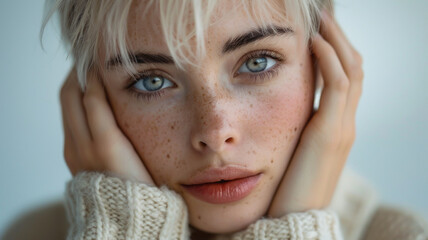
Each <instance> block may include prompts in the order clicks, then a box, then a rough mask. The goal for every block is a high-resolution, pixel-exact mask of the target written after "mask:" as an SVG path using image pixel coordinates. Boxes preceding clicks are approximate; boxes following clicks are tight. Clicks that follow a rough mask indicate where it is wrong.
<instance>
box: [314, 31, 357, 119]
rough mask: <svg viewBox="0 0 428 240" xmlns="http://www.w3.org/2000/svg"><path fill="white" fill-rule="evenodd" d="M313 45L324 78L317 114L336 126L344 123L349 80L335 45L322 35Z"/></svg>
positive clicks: (316, 38) (318, 36) (317, 36)
mask: <svg viewBox="0 0 428 240" xmlns="http://www.w3.org/2000/svg"><path fill="white" fill-rule="evenodd" d="M312 47H313V52H314V54H315V56H316V57H317V59H318V65H319V67H320V71H321V74H322V76H323V80H324V88H323V91H322V95H321V99H320V106H319V109H318V111H317V113H316V114H315V115H318V118H321V119H322V121H323V123H324V124H325V125H326V126H327V127H336V126H337V124H341V123H342V118H343V113H344V109H345V105H346V98H347V92H348V87H349V81H348V78H347V76H346V74H345V72H344V71H343V68H342V66H341V64H340V60H339V58H338V56H337V54H336V52H335V51H334V49H333V47H332V46H331V45H330V44H329V43H328V42H327V41H325V40H324V39H323V38H322V37H321V35H319V34H317V35H315V36H314V38H313V41H312Z"/></svg>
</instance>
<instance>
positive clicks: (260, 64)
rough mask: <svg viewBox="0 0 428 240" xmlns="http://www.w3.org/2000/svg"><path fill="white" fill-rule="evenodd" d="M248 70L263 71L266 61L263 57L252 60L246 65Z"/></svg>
mask: <svg viewBox="0 0 428 240" xmlns="http://www.w3.org/2000/svg"><path fill="white" fill-rule="evenodd" d="M246 65H247V68H248V70H250V71H251V72H260V71H263V70H265V68H266V66H267V59H266V58H265V57H259V58H252V59H250V60H248V61H247V63H246Z"/></svg>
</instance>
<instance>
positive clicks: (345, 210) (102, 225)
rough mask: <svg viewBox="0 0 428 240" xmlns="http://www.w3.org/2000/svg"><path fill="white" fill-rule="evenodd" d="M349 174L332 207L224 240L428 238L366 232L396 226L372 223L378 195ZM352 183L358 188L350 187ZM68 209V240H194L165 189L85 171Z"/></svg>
mask: <svg viewBox="0 0 428 240" xmlns="http://www.w3.org/2000/svg"><path fill="white" fill-rule="evenodd" d="M346 175H347V176H348V177H347V179H346V180H341V181H340V183H339V185H338V190H336V193H335V196H334V198H333V201H332V204H331V206H329V208H326V209H323V210H310V211H307V212H301V213H292V214H288V215H285V216H283V217H281V218H277V219H267V218H266V219H260V220H258V221H256V222H255V223H253V224H252V225H250V226H249V227H247V229H245V230H243V231H241V232H237V233H234V234H232V235H229V236H222V238H221V239H233V240H240V239H248V240H249V239H293V240H300V239H308V240H309V239H313V240H315V239H319V240H330V239H331V240H333V239H334V240H341V239H349V240H356V239H367V240H372V239H377V240H383V239H402V240H405V239H418V240H427V239H428V233H427V231H426V230H427V229H428V228H426V226H423V225H422V224H420V227H419V228H415V229H413V230H412V231H410V232H409V231H408V229H407V228H406V227H404V229H403V231H402V233H401V234H402V235H397V236H401V238H391V236H395V235H393V234H395V233H394V230H393V229H392V230H390V231H389V233H384V236H383V237H382V236H381V235H379V232H380V233H382V231H377V230H379V229H375V230H374V231H372V232H367V231H366V229H368V228H370V227H372V226H374V225H375V224H379V223H380V222H385V221H389V222H390V223H391V224H394V222H396V219H394V217H392V218H391V219H389V220H385V219H382V220H380V221H379V222H375V223H371V219H372V218H374V217H376V213H377V211H376V210H377V209H379V206H378V204H377V197H376V194H375V193H374V191H373V190H372V189H370V188H367V185H364V183H362V181H360V180H358V181H356V180H355V176H354V177H349V175H352V173H349V172H348V173H347V174H346ZM353 181H354V182H353ZM350 185H352V186H353V187H354V189H348V188H347V187H349V186H350ZM355 189H358V190H360V192H358V191H355ZM361 191H363V192H361ZM361 196H365V198H364V199H363V198H362V197H361ZM66 210H67V217H68V221H69V223H70V227H69V231H68V236H67V239H70V240H71V239H73V240H74V239H79V240H80V239H190V229H189V226H188V219H187V208H186V205H185V203H184V201H183V199H182V198H181V197H180V196H179V195H178V194H176V193H175V192H173V191H171V190H169V189H167V188H166V187H162V188H157V187H151V186H148V185H146V184H143V183H137V182H133V181H129V180H124V179H120V178H118V177H114V176H110V175H106V174H102V173H96V172H83V173H80V174H78V175H77V176H75V177H74V179H73V180H72V181H70V182H69V183H68V184H67V190H66ZM381 218H383V217H381ZM421 222H423V221H421ZM410 223H411V226H413V227H415V223H414V221H413V222H412V221H410V220H409V219H407V221H405V224H404V225H406V224H410ZM369 224H370V226H369ZM373 224H374V225H373ZM418 224H419V223H418ZM424 224H425V223H424ZM384 225H385V224H384ZM399 225H403V222H401V224H399ZM382 227H383V226H378V228H382ZM384 230H385V228H384ZM376 234H378V235H376ZM391 234H392V235H391ZM364 235H365V236H364ZM343 236H345V238H344V237H343Z"/></svg>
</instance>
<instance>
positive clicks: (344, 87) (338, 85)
mask: <svg viewBox="0 0 428 240" xmlns="http://www.w3.org/2000/svg"><path fill="white" fill-rule="evenodd" d="M333 87H334V88H335V89H336V90H337V91H340V92H347V91H348V88H349V80H348V78H347V77H345V76H341V77H337V78H336V80H335V81H334V84H333Z"/></svg>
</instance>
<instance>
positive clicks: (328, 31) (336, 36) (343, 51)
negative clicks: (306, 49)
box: [321, 12, 361, 78]
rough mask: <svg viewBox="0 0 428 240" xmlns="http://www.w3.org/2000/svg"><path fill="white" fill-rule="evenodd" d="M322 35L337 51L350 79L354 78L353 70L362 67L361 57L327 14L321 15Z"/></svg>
mask: <svg viewBox="0 0 428 240" xmlns="http://www.w3.org/2000/svg"><path fill="white" fill-rule="evenodd" d="M321 16H322V24H321V33H322V36H323V37H324V39H325V40H327V42H329V43H330V44H331V46H332V47H333V48H334V50H335V51H336V53H337V55H338V56H339V59H340V62H341V64H342V66H343V68H344V70H345V73H346V75H347V76H348V77H350V78H352V73H353V71H352V70H353V69H354V68H356V67H359V66H360V65H361V57H359V56H358V52H357V51H356V50H355V49H354V48H353V47H352V44H351V43H350V42H349V40H348V39H347V38H346V36H345V34H344V33H343V31H342V29H341V28H340V27H339V25H338V24H337V22H336V21H335V20H334V19H333V18H332V17H331V16H330V15H329V14H328V13H326V12H323V13H322V14H321Z"/></svg>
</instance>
